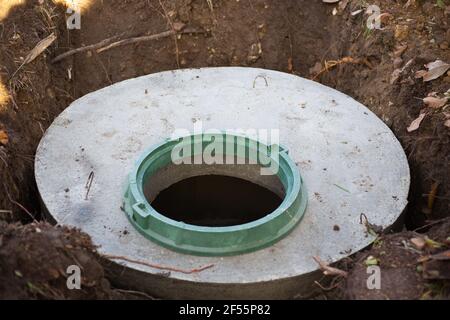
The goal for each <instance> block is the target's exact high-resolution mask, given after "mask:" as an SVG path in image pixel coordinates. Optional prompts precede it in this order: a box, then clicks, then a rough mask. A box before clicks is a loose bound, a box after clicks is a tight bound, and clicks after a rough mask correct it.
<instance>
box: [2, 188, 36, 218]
mask: <svg viewBox="0 0 450 320" xmlns="http://www.w3.org/2000/svg"><path fill="white" fill-rule="evenodd" d="M3 187H4V188H5V192H6V196H7V197H8V199H9V201H10V202H11V203H13V204H15V205H16V206H18V207H19V208H20V209H22V210H23V211H25V213H26V214H27V215H29V216H30V218H31V219H32V220H33V222H37V220H36V219H35V217H34V216H33V214H32V213H31V212H30V211H29V210H28V209H27V208H25V207H24V206H23V205H21V204H20V203H18V202H17V201H16V200H14V199H13V198H12V197H11V195H10V194H9V191H8V188H7V186H6V184H3Z"/></svg>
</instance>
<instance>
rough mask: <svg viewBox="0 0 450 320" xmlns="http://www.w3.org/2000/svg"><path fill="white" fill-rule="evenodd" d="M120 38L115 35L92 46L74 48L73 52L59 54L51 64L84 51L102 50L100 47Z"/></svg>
mask: <svg viewBox="0 0 450 320" xmlns="http://www.w3.org/2000/svg"><path fill="white" fill-rule="evenodd" d="M120 36H121V35H115V36H113V37H111V38H108V39H104V40H102V41H100V42H97V43H94V44H91V45H88V46H84V47H80V48H76V49H73V50H69V51H67V52H64V53H62V54H60V55H59V56H57V57H56V58H54V59H53V60H52V63H56V62H59V61H61V60H63V59H65V58H67V57H70V56H73V55H74V54H77V53H81V52H85V51H90V50H96V49H99V48H102V47H104V46H107V45H108V44H110V43H112V42H113V41H115V40H117V39H118V38H119V37H120Z"/></svg>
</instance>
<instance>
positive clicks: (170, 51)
mask: <svg viewBox="0 0 450 320" xmlns="http://www.w3.org/2000/svg"><path fill="white" fill-rule="evenodd" d="M74 2H75V3H80V5H81V7H82V16H81V29H80V30H67V28H66V9H67V8H66V4H67V3H69V4H70V3H71V1H70V0H69V1H65V0H0V182H1V183H0V220H3V221H4V223H2V224H1V225H0V279H1V280H2V281H1V282H2V283H5V284H4V285H3V287H1V286H0V297H17V298H23V297H30V298H117V297H119V296H122V297H124V296H125V297H127V295H124V294H123V293H121V292H120V291H117V290H116V289H111V288H110V286H109V285H107V283H108V281H107V280H106V279H105V276H104V275H103V272H104V271H103V267H102V266H101V265H100V264H99V263H98V262H97V256H96V254H95V252H93V251H92V250H93V249H92V248H93V246H92V245H91V244H90V242H89V241H88V239H87V238H86V236H85V235H83V234H81V233H79V232H77V231H71V230H68V229H65V228H52V227H50V226H49V225H42V226H40V227H38V226H39V225H35V224H29V223H30V222H31V221H33V220H41V213H40V207H39V201H38V193H37V190H36V186H35V182H34V176H33V161H34V154H35V150H36V146H37V144H38V142H39V140H40V138H41V137H42V135H43V133H44V131H45V130H46V128H47V127H48V126H49V125H50V124H51V122H52V121H53V119H54V118H55V117H56V116H57V115H58V114H59V113H60V112H61V111H62V110H64V108H66V107H67V106H68V105H69V104H70V103H71V102H72V101H73V100H75V99H77V98H79V97H81V96H83V95H85V94H87V93H89V92H91V91H94V90H97V89H100V88H102V87H105V86H108V85H110V84H112V83H115V82H118V81H122V80H125V79H129V78H133V77H137V76H141V75H145V74H149V73H155V72H159V71H163V70H172V69H177V68H190V67H207V66H231V65H238V66H251V67H261V68H267V69H274V70H279V71H284V72H289V73H293V74H296V75H299V76H302V77H306V78H312V79H314V80H316V81H319V82H321V83H323V84H326V85H328V86H331V87H333V88H336V89H338V90H340V91H342V92H345V93H347V94H349V95H350V96H352V97H354V98H355V99H356V100H358V101H360V102H362V103H363V104H365V105H366V106H367V107H368V108H370V109H371V110H372V111H373V112H375V113H376V114H377V115H378V116H379V117H380V118H381V119H382V120H383V121H384V122H385V123H386V124H387V125H388V126H389V127H390V128H391V129H392V130H393V132H394V133H395V134H396V136H397V137H398V139H399V140H400V142H401V143H402V145H403V147H404V149H405V152H406V154H407V156H408V159H409V164H410V167H411V176H412V185H411V192H410V196H409V201H410V204H409V206H408V208H407V211H406V212H405V216H404V218H405V219H404V221H405V228H406V229H407V230H410V231H404V232H401V233H397V234H394V235H382V236H381V238H380V239H379V241H377V242H376V244H375V245H374V246H372V248H370V249H368V250H369V251H367V252H363V253H362V254H363V255H364V256H363V257H360V256H359V255H356V256H355V257H353V258H352V259H351V261H347V262H343V263H342V264H341V267H342V268H348V270H349V271H350V272H349V276H348V279H347V280H344V281H341V280H339V281H333V286H332V288H334V287H336V289H334V290H331V292H332V294H331V295H330V292H329V291H328V289H331V288H324V289H326V290H324V296H331V297H348V298H428V297H434V298H438V297H445V294H446V292H447V291H446V285H448V282H447V281H448V269H449V268H450V267H449V263H450V262H449V260H448V257H447V260H446V259H445V254H443V256H444V258H442V259H435V258H429V260H427V261H425V262H421V263H418V262H417V259H418V258H419V257H422V259H425V258H423V257H424V256H427V255H431V256H433V255H436V254H437V253H438V252H445V250H446V249H448V237H449V236H450V225H449V224H446V223H445V221H443V222H441V223H439V221H440V219H441V220H442V219H444V218H446V217H449V216H450V182H449V177H450V127H449V126H450V120H449V119H450V108H449V107H448V106H447V105H446V104H445V93H446V92H447V91H448V90H449V88H450V73H448V71H446V72H444V73H443V74H442V75H440V76H439V77H438V78H437V79H435V80H432V81H427V82H425V81H423V80H422V79H419V78H416V77H415V74H416V72H417V71H419V70H423V69H425V67H424V64H427V63H430V62H433V61H436V60H437V59H439V60H442V61H444V62H446V63H450V49H449V46H450V28H449V24H450V3H449V1H448V0H422V1H420V0H416V1H412V0H409V1H406V0H402V1H400V0H398V1H390V0H389V1H388V0H366V1H363V0H350V1H344V0H341V1H340V3H341V6H338V5H337V4H333V5H330V4H324V3H323V2H322V1H319V0H315V1H311V0H296V1H288V0H285V1H270V0H229V1H225V0H210V1H209V0H108V1H95V0H74ZM342 4H346V6H343V5H342ZM373 4H375V5H378V6H379V7H380V8H381V21H382V28H383V29H382V30H369V29H368V28H367V27H366V21H367V19H368V15H367V14H366V13H365V10H366V9H367V7H368V6H369V5H373ZM182 28H184V29H183V30H189V28H192V29H193V30H194V29H195V30H197V31H201V32H200V33H196V34H183V35H178V36H169V37H165V38H162V39H159V40H153V41H147V42H141V43H137V44H131V45H125V46H121V47H117V48H114V49H111V50H108V51H104V52H101V53H98V52H96V51H95V50H91V51H85V52H83V53H80V54H76V55H73V56H71V57H68V58H66V59H64V60H62V61H61V62H58V63H51V60H52V59H53V58H54V57H55V56H57V55H58V54H61V53H63V52H66V51H68V50H70V49H73V48H78V47H81V46H85V45H90V44H93V43H97V42H99V41H101V40H103V39H106V38H109V37H113V36H117V35H119V36H120V39H124V38H129V37H133V36H142V35H149V34H155V33H160V32H163V31H166V30H172V29H176V30H179V29H182ZM51 33H54V34H55V35H56V37H57V38H56V40H55V41H54V42H53V43H52V44H51V45H50V46H49V47H48V48H47V49H46V50H45V51H44V52H42V53H41V54H39V55H38V56H37V57H36V59H34V60H33V61H32V62H30V63H26V62H27V60H26V57H27V55H28V54H29V53H30V51H31V50H32V49H33V48H34V47H35V46H36V44H37V43H38V42H39V41H41V40H42V39H44V38H46V37H48V36H49V35H50V34H51ZM24 62H25V63H24ZM21 65H23V66H22V67H20V66H21ZM326 66H327V67H328V68H325V67H326ZM430 94H431V95H434V98H438V99H439V101H444V103H443V104H442V103H436V99H435V100H433V101H435V103H434V108H433V107H430V106H426V105H425V103H424V101H423V98H425V97H427V96H428V95H430ZM447 102H448V101H447ZM441 104H442V105H441ZM437 105H439V106H437ZM421 113H424V114H425V116H424V119H423V121H422V123H421V124H420V127H419V128H418V129H417V130H414V131H412V132H408V130H407V128H408V127H409V126H410V124H411V123H412V121H413V120H414V119H416V118H418V117H419V115H420V114H421ZM386 165H389V164H388V163H387V164H386ZM17 221H21V222H22V223H25V224H28V225H25V226H19V225H17V224H11V223H13V222H17ZM432 221H435V222H436V221H438V222H437V223H436V225H435V228H440V229H439V230H440V231H439V232H438V234H436V233H433V232H437V231H435V230H436V229H434V231H433V230H429V229H430V228H428V227H425V228H422V229H420V230H419V231H420V232H422V234H417V233H412V232H413V231H412V230H414V229H416V228H418V227H421V226H424V225H426V224H429V223H430V222H432ZM7 223H10V224H7ZM36 228H38V229H39V230H40V231H41V232H37V231H36ZM427 232H428V238H426V239H425V240H426V241H425V242H426V244H425V246H423V247H421V246H419V247H420V248H417V246H415V245H414V244H413V243H412V242H411V239H414V238H418V239H421V240H422V241H423V239H424V235H425V234H424V233H427ZM47 239H54V241H56V243H54V244H53V243H50V244H48V246H49V248H48V250H43V251H42V252H41V253H40V254H36V253H32V251H33V250H35V249H33V248H34V247H33V246H34V245H36V244H39V243H45V242H46V241H47ZM55 239H56V240H55ZM421 240H416V241H415V242H420V241H421ZM433 241H435V242H437V243H438V244H434V242H433ZM27 243H29V245H27ZM405 243H406V245H405ZM419 244H420V243H419ZM67 245H69V247H67ZM416 245H417V243H416ZM21 246H25V247H27V248H28V250H31V251H25V253H24V252H23V251H21V250H20V247H21ZM36 247H37V248H39V245H36ZM44 248H46V247H44ZM405 248H406V249H405ZM27 252H30V253H29V254H27ZM382 252H384V253H383V254H382ZM405 253H407V255H406V256H404V255H405ZM413 253H414V254H413ZM46 255H47V256H48V259H47V260H48V261H56V262H57V263H55V265H54V266H53V267H52V266H51V265H46V264H42V268H44V269H45V268H46V267H47V270H40V271H39V270H38V271H36V270H32V269H27V267H25V269H24V270H18V269H17V266H18V265H21V266H24V265H25V264H26V263H29V264H30V265H35V264H39V263H40V261H42V257H45V256H46ZM79 255H81V257H82V258H80V259H83V261H86V264H87V266H86V268H87V269H89V270H92V272H91V273H89V274H90V278H89V279H86V281H87V283H88V284H92V286H91V287H89V286H87V289H86V290H84V291H83V292H82V293H80V295H75V296H74V294H73V293H70V292H67V290H64V288H63V287H62V282H61V281H62V277H63V276H62V274H61V272H60V271H59V270H57V269H55V267H58V266H60V267H61V266H62V265H64V264H65V263H68V262H69V260H70V261H73V259H77V258H76V257H78V256H79ZM380 255H381V256H383V255H385V256H386V257H388V258H387V260H388V261H393V262H390V264H387V262H386V260H385V259H384V258H383V257H380ZM6 257H8V258H6ZM367 257H370V258H371V257H375V260H376V263H378V264H380V266H381V267H382V269H383V270H384V269H386V270H387V269H389V270H390V271H389V272H391V271H392V274H390V279H392V282H391V283H392V286H397V285H398V282H401V283H407V284H408V285H409V287H406V289H404V290H401V289H399V290H389V293H388V294H385V293H380V294H379V295H378V296H377V295H373V293H369V292H367V290H365V289H364V288H362V289H361V287H360V286H359V284H360V282H361V281H359V280H358V279H360V278H361V277H363V276H365V277H367V276H366V274H365V269H364V268H362V266H364V264H367ZM396 259H399V260H398V261H397V260H396ZM44 260H46V259H44ZM395 261H397V262H395ZM434 261H439V263H440V265H438V266H434V267H433V268H435V269H433V270H431V271H433V272H431V274H432V276H430V272H428V271H429V270H428V271H427V269H426V268H428V269H429V268H431V267H430V264H431V265H433V264H432V262H434ZM369 262H370V263H373V261H372V260H370V259H369ZM422 265H424V266H425V267H424V266H422ZM52 269H54V270H52ZM406 270H408V272H407V271H406ZM445 270H447V273H445ZM403 271H404V272H403ZM436 272H437V274H438V275H436ZM398 273H401V274H402V275H404V278H402V277H397V276H396V274H398ZM399 278H400V279H399ZM334 280H335V279H334ZM334 283H337V284H334ZM402 288H403V287H402ZM336 291H337V293H336ZM131 296H133V295H131Z"/></svg>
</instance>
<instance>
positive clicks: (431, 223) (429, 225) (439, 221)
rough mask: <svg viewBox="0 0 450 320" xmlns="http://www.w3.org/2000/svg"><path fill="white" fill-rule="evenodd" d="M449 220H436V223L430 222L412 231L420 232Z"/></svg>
mask: <svg viewBox="0 0 450 320" xmlns="http://www.w3.org/2000/svg"><path fill="white" fill-rule="evenodd" d="M449 219H450V217H447V218H443V219H439V220H436V221H432V222H430V223H428V224H426V225H424V226H421V227H418V228H417V229H414V231H419V230H422V229H425V228H428V227H431V226H434V225H436V224H439V223H443V222H445V221H447V220H449Z"/></svg>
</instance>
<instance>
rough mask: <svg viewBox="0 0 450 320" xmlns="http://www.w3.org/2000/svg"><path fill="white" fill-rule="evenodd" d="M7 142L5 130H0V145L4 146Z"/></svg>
mask: <svg viewBox="0 0 450 320" xmlns="http://www.w3.org/2000/svg"><path fill="white" fill-rule="evenodd" d="M8 142H9V137H8V133H6V131H5V130H0V144H1V145H4V146H6V145H7V144H8Z"/></svg>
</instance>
